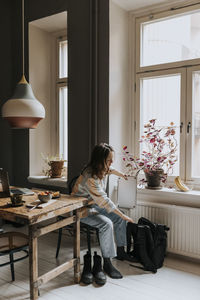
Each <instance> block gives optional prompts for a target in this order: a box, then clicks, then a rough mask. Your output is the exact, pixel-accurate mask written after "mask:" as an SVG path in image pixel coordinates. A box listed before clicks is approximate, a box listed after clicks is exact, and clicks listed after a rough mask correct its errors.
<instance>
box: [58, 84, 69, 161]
mask: <svg viewBox="0 0 200 300" xmlns="http://www.w3.org/2000/svg"><path fill="white" fill-rule="evenodd" d="M67 150H68V104H67V87H62V88H59V152H60V153H59V154H60V156H62V157H63V158H64V159H65V160H67V156H68V151H67Z"/></svg>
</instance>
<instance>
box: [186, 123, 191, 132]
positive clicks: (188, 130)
mask: <svg viewBox="0 0 200 300" xmlns="http://www.w3.org/2000/svg"><path fill="white" fill-rule="evenodd" d="M190 128H191V122H188V125H187V133H190Z"/></svg>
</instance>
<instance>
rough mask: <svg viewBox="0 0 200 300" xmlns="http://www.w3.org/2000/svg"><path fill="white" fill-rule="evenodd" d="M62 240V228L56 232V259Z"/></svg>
mask: <svg viewBox="0 0 200 300" xmlns="http://www.w3.org/2000/svg"><path fill="white" fill-rule="evenodd" d="M61 239H62V228H59V231H58V243H57V249H56V258H57V257H58V254H59V251H60V244H61Z"/></svg>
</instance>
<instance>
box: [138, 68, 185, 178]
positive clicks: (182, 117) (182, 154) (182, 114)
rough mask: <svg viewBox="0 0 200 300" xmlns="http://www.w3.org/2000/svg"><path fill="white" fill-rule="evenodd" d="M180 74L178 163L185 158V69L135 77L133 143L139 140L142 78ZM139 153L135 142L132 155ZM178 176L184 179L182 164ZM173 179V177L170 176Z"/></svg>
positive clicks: (141, 74)
mask: <svg viewBox="0 0 200 300" xmlns="http://www.w3.org/2000/svg"><path fill="white" fill-rule="evenodd" d="M175 74H180V75H181V92H180V94H181V103H180V106H181V111H180V121H181V122H183V128H182V131H181V132H180V149H182V151H181V152H180V157H179V158H180V161H182V160H183V159H184V157H185V135H184V130H185V127H186V126H185V101H186V69H185V68H177V69H172V70H165V71H155V72H148V73H140V74H137V75H136V87H138V88H136V102H135V128H136V132H135V137H136V139H135V141H139V139H140V90H141V89H140V80H141V79H142V78H154V77H159V76H163V77H164V76H167V75H175ZM171 121H173V120H171ZM139 152H140V144H139V143H138V142H135V147H134V153H136V155H137V156H139ZM179 172H180V174H181V175H182V177H183V176H184V177H185V166H184V165H183V164H180V169H179ZM171 178H173V176H171Z"/></svg>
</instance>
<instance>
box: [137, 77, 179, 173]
mask: <svg viewBox="0 0 200 300" xmlns="http://www.w3.org/2000/svg"><path fill="white" fill-rule="evenodd" d="M140 88H141V89H140V95H141V97H140V107H141V109H140V114H141V115H140V120H141V121H140V136H142V135H143V132H144V124H146V123H148V121H149V120H151V119H156V125H157V126H158V127H160V126H169V124H170V123H171V122H173V123H174V124H175V126H177V130H176V135H175V138H176V140H177V142H178V148H177V154H178V161H177V162H176V164H175V166H174V171H173V176H177V175H178V174H179V157H180V147H179V144H180V132H179V126H180V91H181V76H180V75H179V74H176V75H169V76H167V75H166V76H162V77H153V78H142V79H141V81H140ZM142 146H143V144H141V147H142ZM142 150H145V149H144V146H143V148H141V149H140V151H142ZM146 150H147V149H146Z"/></svg>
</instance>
